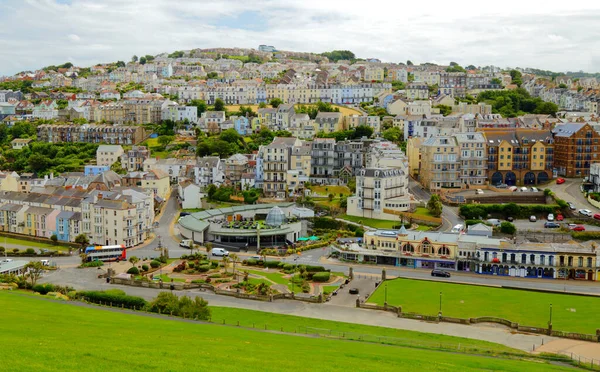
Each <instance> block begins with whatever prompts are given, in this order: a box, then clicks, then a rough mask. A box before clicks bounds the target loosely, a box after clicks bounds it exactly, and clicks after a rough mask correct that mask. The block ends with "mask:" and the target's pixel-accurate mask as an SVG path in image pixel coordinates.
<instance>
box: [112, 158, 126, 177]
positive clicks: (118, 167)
mask: <svg viewBox="0 0 600 372" xmlns="http://www.w3.org/2000/svg"><path fill="white" fill-rule="evenodd" d="M110 170H111V171H113V172H115V173H116V174H121V175H123V174H127V170H126V169H124V168H123V164H122V163H121V160H117V161H116V162H114V163H113V164H112V165H111V166H110Z"/></svg>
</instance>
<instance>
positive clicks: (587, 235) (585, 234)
mask: <svg viewBox="0 0 600 372" xmlns="http://www.w3.org/2000/svg"><path fill="white" fill-rule="evenodd" d="M571 236H572V237H573V239H577V240H586V241H587V240H598V239H600V231H573V232H572V233H571Z"/></svg>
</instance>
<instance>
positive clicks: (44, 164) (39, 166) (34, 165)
mask: <svg viewBox="0 0 600 372" xmlns="http://www.w3.org/2000/svg"><path fill="white" fill-rule="evenodd" d="M27 163H28V164H29V167H30V168H31V170H33V171H34V172H43V171H46V170H47V169H48V166H49V165H50V159H48V158H47V157H46V156H44V155H42V154H32V155H31V156H30V157H29V160H28V161H27Z"/></svg>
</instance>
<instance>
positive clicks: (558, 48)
mask: <svg viewBox="0 0 600 372" xmlns="http://www.w3.org/2000/svg"><path fill="white" fill-rule="evenodd" d="M578 3H579V4H578V5H577V8H575V6H574V4H569V3H564V2H548V1H540V0H531V1H516V0H505V1H504V2H502V3H497V2H496V3H489V4H488V3H486V2H480V3H474V4H462V3H461V4H457V3H456V2H447V1H440V0H436V1H428V2H422V1H417V2H416V1H410V2H404V1H381V0H375V1H368V2H365V1H348V0H346V1H343V0H331V1H323V0H259V1H242V0H228V1H225V0H223V1H219V0H204V1H196V0H178V1H169V0H144V1H139V2H138V1H135V2H134V1H122V0H69V1H66V0H4V1H0V23H2V25H3V32H2V33H0V50H1V51H2V52H0V54H1V55H2V57H3V58H0V75H2V74H13V73H15V72H18V71H21V70H26V69H36V68H39V67H42V66H45V65H49V64H58V63H63V62H65V61H67V60H68V58H67V56H69V57H70V59H71V60H72V62H73V63H75V64H77V65H91V64H95V63H98V62H108V61H115V60H128V59H129V58H130V57H131V56H132V55H133V54H137V55H142V54H158V53H161V52H169V51H173V50H180V49H192V48H208V47H217V46H224V47H234V46H238V47H254V48H256V47H257V46H258V44H263V43H267V44H271V45H275V46H276V47H277V48H279V49H282V50H286V49H287V50H297V51H311V52H322V51H326V50H332V49H349V50H352V51H353V52H355V53H356V54H357V55H358V56H361V57H377V58H380V59H382V60H385V61H391V62H400V61H406V60H407V59H410V60H412V61H413V62H427V61H438V62H439V63H448V62H450V61H456V62H458V63H461V64H474V65H482V66H483V65H490V64H494V65H496V66H513V67H514V66H521V67H526V66H530V67H537V68H544V69H553V70H557V71H566V70H580V69H582V70H587V71H598V70H600V57H598V56H596V53H595V52H593V50H598V49H599V48H600V38H599V37H598V36H599V31H598V28H597V26H596V24H597V19H599V18H600V2H598V3H596V2H592V1H580V2H578ZM248 18H252V19H248ZM244 28H246V29H244ZM574 56H577V58H574Z"/></svg>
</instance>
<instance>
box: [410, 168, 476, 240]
mask: <svg viewBox="0 0 600 372" xmlns="http://www.w3.org/2000/svg"><path fill="white" fill-rule="evenodd" d="M408 188H409V191H410V193H411V194H413V195H414V196H415V199H417V200H419V201H422V202H424V203H427V202H428V201H429V198H431V193H430V192H429V191H427V190H425V189H424V188H423V187H422V186H421V184H419V183H418V182H417V181H415V180H413V179H412V178H409V180H408ZM463 223H464V221H463V219H462V218H460V217H459V216H458V208H455V207H449V206H447V205H444V206H443V208H442V227H441V228H440V230H439V231H450V230H452V227H454V226H456V225H458V224H463Z"/></svg>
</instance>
